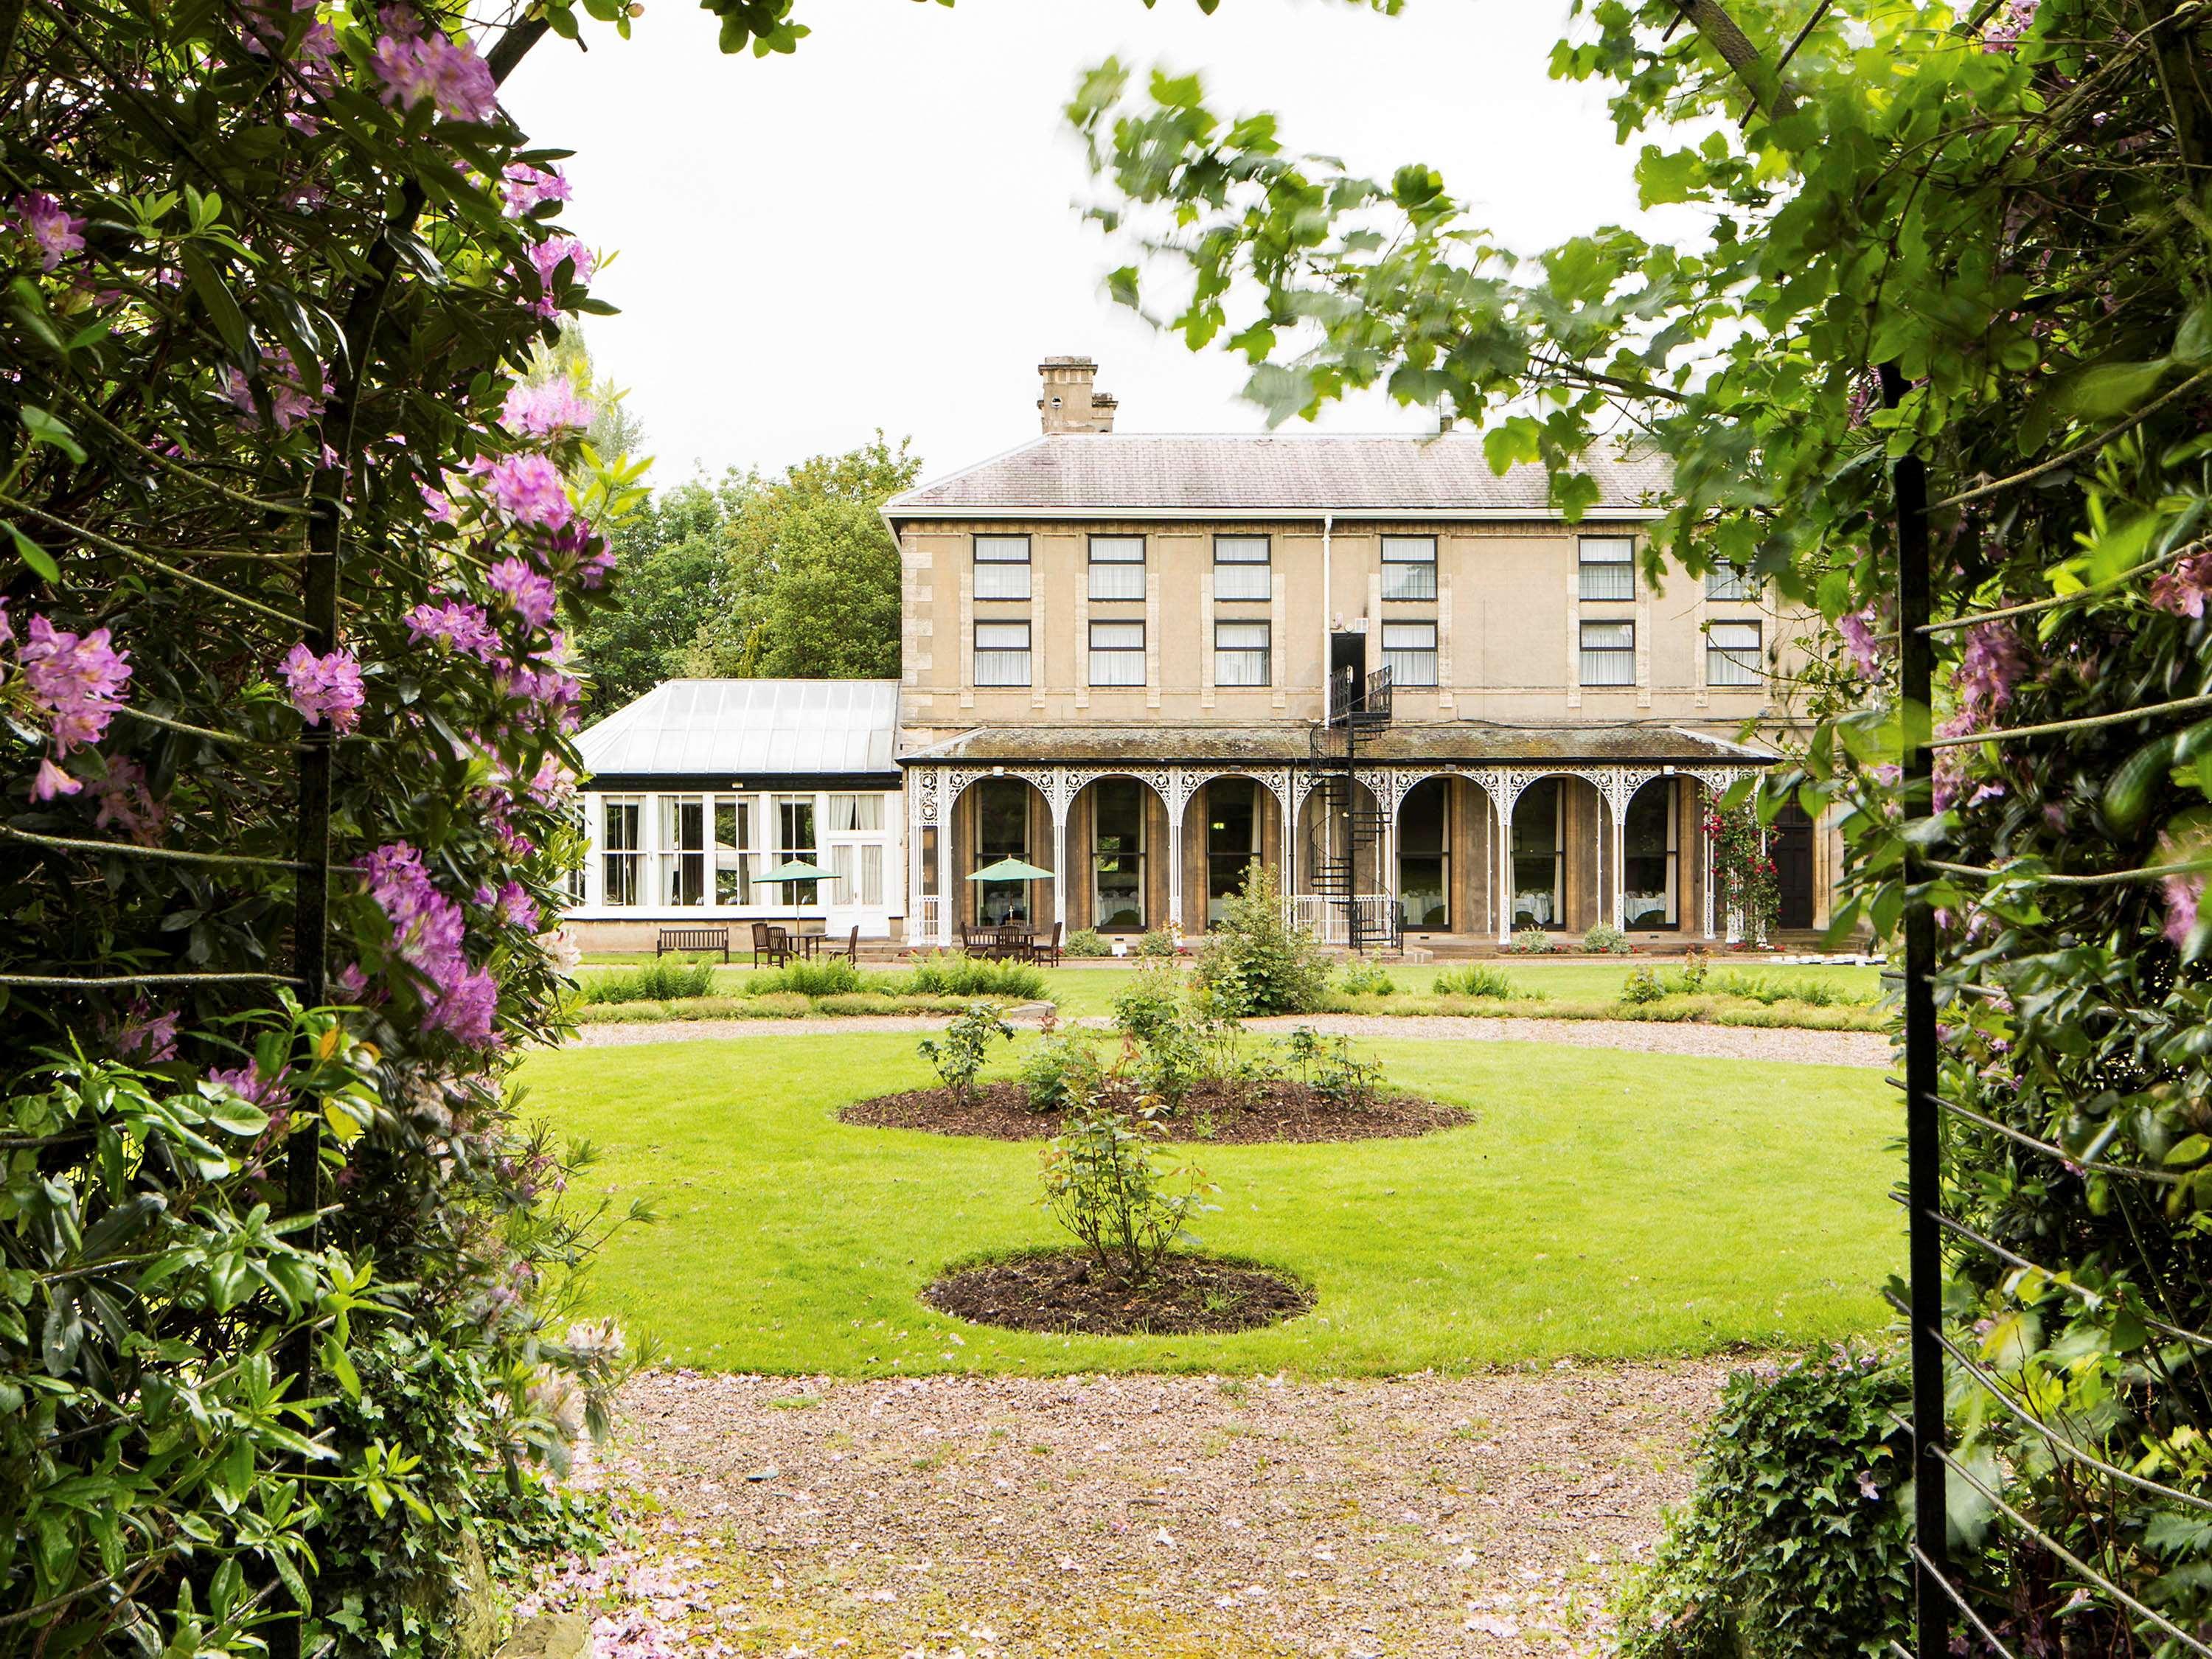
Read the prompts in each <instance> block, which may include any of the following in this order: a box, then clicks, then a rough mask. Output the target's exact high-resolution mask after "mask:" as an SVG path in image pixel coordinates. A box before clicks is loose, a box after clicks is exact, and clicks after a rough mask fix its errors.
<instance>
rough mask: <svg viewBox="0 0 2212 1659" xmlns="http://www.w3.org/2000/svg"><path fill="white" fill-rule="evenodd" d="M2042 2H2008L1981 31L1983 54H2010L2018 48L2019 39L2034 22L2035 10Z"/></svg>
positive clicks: (2012, 0)
mask: <svg viewBox="0 0 2212 1659" xmlns="http://www.w3.org/2000/svg"><path fill="white" fill-rule="evenodd" d="M2042 3H2043V0H2009V3H2008V5H2007V6H2006V7H2005V9H2003V10H2002V11H2001V12H1999V13H1998V14H1997V15H1996V16H1995V17H1992V18H1991V19H1990V21H1989V22H1988V23H1986V24H1985V25H1984V27H1983V29H1982V50H1983V51H1984V52H2012V51H2015V50H2016V49H2017V48H2018V47H2019V46H2020V38H2021V36H2022V35H2023V34H2026V33H2027V30H2028V26H2029V25H2030V24H2032V23H2033V22H2034V21H2035V13H2036V8H2037V7H2039V6H2040V5H2041V4H2042Z"/></svg>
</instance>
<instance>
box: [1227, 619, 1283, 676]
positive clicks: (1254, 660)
mask: <svg viewBox="0 0 2212 1659" xmlns="http://www.w3.org/2000/svg"><path fill="white" fill-rule="evenodd" d="M1272 643H1273V638H1272V633H1271V630H1270V627H1269V624H1267V623H1263V622H1218V623H1214V624H1213V683H1214V684H1216V685H1266V684H1269V683H1270V680H1271V678H1272V676H1271V675H1270V673H1269V671H1268V659H1269V651H1270V647H1271V646H1272Z"/></svg>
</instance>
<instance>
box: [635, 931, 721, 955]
mask: <svg viewBox="0 0 2212 1659" xmlns="http://www.w3.org/2000/svg"><path fill="white" fill-rule="evenodd" d="M669 951H720V952H721V953H722V960H723V961H725V962H727V961H728V960H729V959H730V930H729V929H728V928H726V927H664V928H662V929H661V930H660V937H659V938H658V939H655V940H654V941H653V956H654V957H661V956H664V955H665V954H666V953H667V952H669Z"/></svg>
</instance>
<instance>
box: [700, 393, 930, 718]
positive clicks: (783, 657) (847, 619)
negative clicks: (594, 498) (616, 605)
mask: <svg viewBox="0 0 2212 1659" xmlns="http://www.w3.org/2000/svg"><path fill="white" fill-rule="evenodd" d="M909 444H910V441H909V440H907V439H901V440H900V441H899V445H898V447H897V448H896V449H893V448H891V447H890V445H889V444H888V443H886V442H885V441H884V435H883V434H882V433H881V432H880V431H878V433H877V434H876V438H875V441H874V442H873V443H870V444H864V445H862V446H861V447H860V448H858V449H854V450H851V451H848V453H845V454H842V455H817V456H816V457H814V458H813V459H811V460H807V461H802V462H800V463H799V465H796V466H794V467H792V468H791V469H790V470H789V471H787V472H786V473H785V475H784V477H781V478H780V479H778V480H776V481H775V482H774V483H763V481H762V480H761V479H759V478H758V477H757V476H755V477H747V478H746V479H745V480H744V483H743V485H742V493H741V494H740V495H738V502H737V510H736V512H735V513H734V514H733V515H732V518H731V519H730V520H729V521H728V523H727V525H726V540H725V545H726V570H725V579H726V581H727V584H728V587H727V602H726V604H723V605H717V606H715V607H714V608H713V609H712V610H710V611H708V612H707V613H706V614H705V616H704V617H703V619H702V622H701V623H700V626H699V629H698V631H697V633H696V636H695V637H694V638H693V640H692V641H691V645H690V650H689V652H688V653H686V657H685V661H686V665H687V668H688V671H690V672H691V673H694V674H702V675H714V674H729V675H738V676H743V677H753V676H761V677H781V678H797V679H890V678H896V677H897V674H898V671H899V560H898V545H897V544H896V543H895V542H894V541H893V540H892V539H891V535H890V531H889V530H888V529H887V528H885V526H884V520H883V504H884V502H885V501H888V500H890V497H891V496H893V495H896V494H897V493H898V492H899V491H900V490H902V489H907V488H908V487H909V486H911V485H912V484H913V483H914V481H915V478H916V477H919V476H920V475H921V459H920V458H918V457H916V456H915V455H914V454H912V453H909Z"/></svg>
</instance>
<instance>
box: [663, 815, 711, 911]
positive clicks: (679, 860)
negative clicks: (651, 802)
mask: <svg viewBox="0 0 2212 1659" xmlns="http://www.w3.org/2000/svg"><path fill="white" fill-rule="evenodd" d="M660 902H662V903H663V904H676V905H692V904H704V903H705V902H707V804H706V803H705V802H704V801H702V800H701V799H699V798H698V797H697V796H696V795H663V796H661V797H660Z"/></svg>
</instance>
